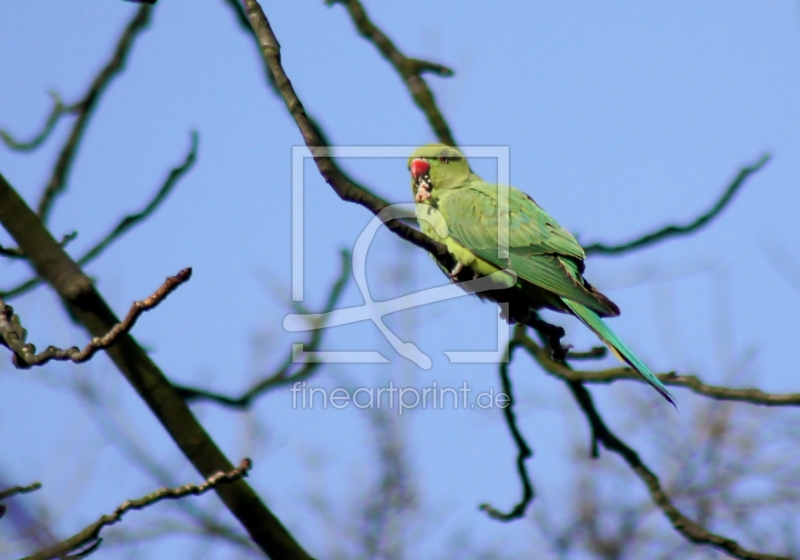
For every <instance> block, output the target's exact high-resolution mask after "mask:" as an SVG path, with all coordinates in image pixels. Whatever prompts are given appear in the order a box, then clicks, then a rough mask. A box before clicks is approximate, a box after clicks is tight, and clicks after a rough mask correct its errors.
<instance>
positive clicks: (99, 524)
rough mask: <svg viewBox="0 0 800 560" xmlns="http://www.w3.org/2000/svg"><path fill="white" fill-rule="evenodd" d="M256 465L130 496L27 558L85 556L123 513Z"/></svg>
mask: <svg viewBox="0 0 800 560" xmlns="http://www.w3.org/2000/svg"><path fill="white" fill-rule="evenodd" d="M252 467H253V463H252V461H250V459H243V460H242V462H241V463H240V464H239V466H238V467H236V468H235V469H233V470H231V471H228V472H222V471H220V472H218V473H215V474H213V475H211V476H209V477H208V478H207V479H205V481H203V483H202V484H186V485H184V486H179V487H178V488H160V489H158V490H156V491H155V492H152V493H150V494H148V495H147V496H144V497H142V498H139V499H137V500H127V501H126V502H124V503H123V504H121V505H120V506H119V507H118V508H117V509H115V510H114V512H113V513H112V514H110V515H104V516H102V517H101V518H100V519H98V520H97V521H95V522H94V523H92V524H91V525H89V526H88V527H86V528H85V529H84V530H83V531H81V532H80V533H78V534H77V535H74V536H72V537H70V538H68V539H67V540H65V541H62V542H60V543H58V544H57V545H55V546H53V547H50V548H48V549H47V550H43V551H41V552H37V553H36V554H33V555H31V556H28V557H26V558H24V559H23V560H50V559H51V558H52V559H55V558H85V557H86V556H88V555H89V554H91V553H92V552H94V551H96V550H97V549H98V548H99V547H100V544H102V542H103V539H102V538H101V537H100V532H101V531H102V530H103V529H104V528H106V527H108V526H110V525H114V524H115V523H119V522H120V521H122V516H123V515H125V514H126V513H127V512H129V511H131V510H142V509H145V508H147V507H150V506H152V505H153V504H157V503H158V502H161V501H164V500H180V499H181V498H184V497H186V496H202V495H203V494H205V493H206V492H208V491H209V490H212V489H214V488H216V487H217V486H219V485H221V484H228V483H231V482H236V481H237V480H239V479H241V478H243V477H245V476H247V472H248V471H249V470H250V469H251V468H252Z"/></svg>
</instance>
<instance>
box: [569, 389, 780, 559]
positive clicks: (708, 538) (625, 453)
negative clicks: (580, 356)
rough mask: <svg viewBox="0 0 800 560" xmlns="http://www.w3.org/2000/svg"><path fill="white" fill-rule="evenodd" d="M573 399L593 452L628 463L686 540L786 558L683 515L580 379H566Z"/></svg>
mask: <svg viewBox="0 0 800 560" xmlns="http://www.w3.org/2000/svg"><path fill="white" fill-rule="evenodd" d="M566 383H567V386H568V387H569V389H570V391H571V392H572V395H573V397H574V398H575V401H576V402H577V403H578V406H580V408H581V410H582V411H583V413H584V415H585V416H586V420H587V421H588V422H589V426H590V428H591V431H592V439H593V446H592V447H593V450H594V455H595V456H596V455H597V443H600V444H602V446H603V447H604V448H605V449H607V450H609V451H612V452H614V453H616V454H617V455H619V456H620V457H622V459H623V460H624V461H625V462H626V463H627V464H628V466H629V467H630V468H631V470H632V471H633V472H634V473H635V474H636V476H638V477H639V479H640V480H641V481H642V482H644V485H645V486H646V487H647V490H648V492H649V493H650V498H651V499H652V500H653V503H655V505H656V506H657V507H658V509H660V510H661V511H662V512H663V514H664V515H665V516H666V518H667V519H668V520H669V522H670V523H671V524H672V526H673V527H674V528H675V530H676V531H677V532H678V533H680V534H681V535H682V536H683V537H684V538H685V539H686V540H688V541H690V542H692V543H694V544H701V545H709V546H713V547H714V548H718V549H720V550H722V551H724V552H727V553H728V554H730V555H731V556H733V557H734V558H739V559H740V560H790V559H789V558H788V557H784V556H776V555H773V554H763V553H761V552H755V551H752V550H748V549H746V548H744V547H743V546H742V545H740V544H739V543H738V542H736V541H735V540H733V539H729V538H727V537H723V536H722V535H717V534H716V533H712V532H711V531H709V530H707V529H706V528H705V527H703V526H702V525H700V524H698V523H695V522H694V521H692V520H691V519H689V518H688V517H686V516H685V515H684V514H683V513H682V512H681V511H680V510H679V509H678V508H677V507H675V504H673V503H672V500H670V499H669V496H667V494H666V492H664V489H663V488H662V487H661V482H660V481H659V479H658V477H657V476H656V475H655V473H653V471H651V470H650V469H649V468H648V467H647V465H645V464H644V462H643V461H642V459H641V457H639V454H638V453H636V451H634V450H633V449H632V448H631V447H629V446H628V445H627V444H626V443H625V442H623V441H622V440H621V439H619V438H618V437H617V436H616V434H614V432H612V431H611V430H610V429H609V428H608V426H606V424H605V422H604V421H603V418H602V417H601V416H600V413H599V412H598V411H597V408H596V407H595V405H594V401H593V400H592V395H591V394H590V393H589V391H588V390H587V389H586V387H584V386H583V384H581V383H580V382H577V381H566Z"/></svg>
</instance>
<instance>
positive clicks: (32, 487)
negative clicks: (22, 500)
mask: <svg viewBox="0 0 800 560" xmlns="http://www.w3.org/2000/svg"><path fill="white" fill-rule="evenodd" d="M41 487H42V483H41V482H34V483H33V484H29V485H27V486H14V487H13V488H7V489H6V490H0V501H2V500H5V499H6V498H10V497H11V496H18V495H20V494H30V493H31V492H35V491H36V490H38V489H39V488H41Z"/></svg>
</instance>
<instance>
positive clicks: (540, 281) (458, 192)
mask: <svg viewBox="0 0 800 560" xmlns="http://www.w3.org/2000/svg"><path fill="white" fill-rule="evenodd" d="M408 168H409V171H410V172H411V190H412V194H413V195H414V200H415V201H416V202H417V217H418V218H419V222H420V227H421V229H422V231H423V233H425V234H426V235H428V236H430V237H432V238H433V239H436V240H437V241H440V242H441V243H444V244H445V245H446V246H447V248H448V249H449V251H450V253H451V255H452V257H453V259H454V260H455V262H456V265H455V267H454V268H453V270H450V271H447V270H445V271H444V272H445V273H446V274H447V275H448V276H449V277H450V278H451V279H452V280H453V281H461V280H464V279H469V278H472V277H482V276H488V275H490V274H493V273H496V272H498V271H499V270H511V271H513V272H514V273H516V275H517V281H516V283H515V284H514V285H513V287H510V288H508V289H501V290H493V291H490V292H482V293H480V294H477V295H478V296H479V297H481V298H489V299H492V300H493V301H497V302H498V303H501V302H502V303H507V304H509V309H510V311H509V313H508V314H509V317H507V318H508V319H509V321H512V322H519V323H529V321H530V320H531V318H532V317H536V315H535V313H536V310H538V309H541V308H547V309H552V310H555V311H559V312H562V313H569V314H572V315H574V316H575V317H577V318H578V319H579V320H580V321H581V322H582V323H583V324H584V325H586V326H587V327H588V328H589V329H591V330H592V331H593V332H594V333H595V334H596V335H597V336H598V338H600V340H602V341H603V342H604V343H605V344H606V346H608V347H609V349H611V351H612V352H613V353H614V354H615V355H616V356H617V357H618V358H619V359H620V360H621V361H623V362H625V363H627V364H628V365H629V366H631V367H632V368H633V369H635V370H636V371H637V372H638V373H639V374H640V375H641V376H642V377H643V378H644V379H645V380H646V381H647V382H648V383H649V384H650V385H652V386H653V387H654V388H655V389H656V390H657V391H658V392H659V393H660V394H661V395H662V396H663V397H664V398H666V399H667V400H668V401H669V402H671V403H672V404H673V405H674V404H675V401H674V400H673V398H672V396H671V395H670V393H669V391H667V389H666V388H665V387H664V385H662V384H661V382H660V381H659V380H658V378H657V377H656V376H655V375H653V373H652V372H651V371H650V369H649V368H648V367H647V366H646V365H645V364H644V363H643V362H642V361H641V360H640V359H639V358H637V357H636V355H635V354H634V353H633V352H632V351H631V350H630V349H629V348H628V347H627V346H626V345H625V343H623V342H622V341H621V340H620V339H619V338H618V337H617V336H616V335H615V334H614V333H613V332H612V331H611V329H609V328H608V326H607V325H606V324H605V323H604V322H603V320H602V319H601V317H616V316H617V315H619V314H620V311H619V308H618V307H617V306H616V305H615V304H614V302H612V301H611V300H610V299H608V298H607V297H606V296H604V295H603V294H601V293H600V292H599V291H598V290H597V289H595V288H594V287H593V286H592V285H591V284H589V283H588V282H587V281H586V280H585V279H584V277H583V270H584V263H583V260H584V258H585V254H584V252H583V249H582V248H581V246H580V245H579V244H578V242H577V241H576V239H575V238H574V237H573V236H572V235H571V234H570V233H569V232H567V231H566V230H565V229H563V228H562V227H561V226H559V225H558V223H557V222H556V221H555V220H554V219H553V218H551V217H550V216H549V215H548V214H547V213H546V212H545V211H544V210H542V209H541V208H539V206H538V205H537V204H536V203H535V202H534V201H533V199H532V198H531V197H530V196H528V195H527V194H525V193H523V192H522V191H519V190H517V189H515V188H513V187H506V188H505V189H502V190H501V189H500V188H498V186H497V185H493V184H490V183H486V182H485V181H484V180H483V179H481V178H480V177H479V176H478V175H476V174H475V173H473V172H472V170H471V169H470V167H469V163H468V162H467V160H466V158H465V157H464V155H463V154H462V153H461V152H460V151H458V150H457V149H456V148H453V147H450V146H446V145H444V144H430V145H427V146H423V147H421V148H419V149H417V150H416V151H414V153H413V154H411V157H410V158H409V160H408ZM506 192H507V193H508V230H507V249H508V254H507V258H503V257H505V256H506V255H503V254H502V253H500V252H499V250H498V246H499V243H498V239H499V234H498V215H499V214H500V212H498V210H499V208H500V207H501V206H500V204H499V198H498V197H499V196H500V195H501V193H502V196H505V193H506ZM437 210H438V212H437ZM436 220H440V221H441V220H444V222H445V223H446V228H445V229H444V230H443V229H439V231H440V232H442V231H445V232H446V234H445V235H446V236H442V235H439V234H438V233H437V231H436V230H437V227H436V226H435V224H436Z"/></svg>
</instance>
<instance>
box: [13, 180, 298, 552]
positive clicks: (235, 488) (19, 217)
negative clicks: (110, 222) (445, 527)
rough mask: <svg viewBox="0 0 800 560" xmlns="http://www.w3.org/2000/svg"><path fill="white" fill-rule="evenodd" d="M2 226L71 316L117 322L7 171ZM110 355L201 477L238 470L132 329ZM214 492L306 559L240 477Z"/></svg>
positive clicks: (279, 547) (254, 527)
mask: <svg viewBox="0 0 800 560" xmlns="http://www.w3.org/2000/svg"><path fill="white" fill-rule="evenodd" d="M0 224H2V225H3V227H4V228H5V229H6V231H8V233H9V234H10V235H11V237H12V238H13V239H14V241H15V242H16V243H17V245H18V246H19V248H20V249H22V250H23V251H24V252H25V254H26V255H28V262H29V263H30V264H31V265H32V266H33V267H34V268H35V270H36V273H37V274H38V275H39V276H41V277H42V278H44V279H45V280H46V281H47V282H48V284H50V285H51V286H52V287H53V289H54V290H55V292H56V293H57V294H58V295H59V296H60V298H61V300H62V301H63V302H64V304H65V305H66V306H67V308H68V310H69V312H70V314H71V315H72V317H74V318H75V320H76V321H77V322H79V323H80V324H82V325H83V326H84V327H85V328H86V330H87V331H88V332H89V334H91V335H92V336H103V335H105V334H106V333H107V332H108V331H109V330H111V328H113V327H114V325H116V324H117V323H119V319H117V317H116V315H115V314H114V312H113V311H112V310H111V308H110V307H109V306H108V304H107V303H106V302H105V301H104V300H103V298H102V296H101V295H100V293H99V292H98V291H97V290H96V289H95V287H94V285H93V284H92V282H91V280H90V279H89V277H88V276H86V274H85V273H84V272H83V271H82V270H81V268H80V266H79V265H78V264H77V263H76V262H75V261H73V260H72V259H71V258H70V257H69V255H67V253H66V252H65V251H64V250H63V249H62V248H61V247H60V246H59V244H58V242H56V240H55V239H53V236H52V235H51V234H50V232H49V231H47V229H46V228H45V227H44V225H43V224H42V221H41V220H40V219H39V218H38V217H37V216H36V214H34V213H33V211H32V210H31V209H30V208H29V207H28V205H27V204H25V201H24V200H22V198H21V197H20V196H19V194H18V193H17V192H16V191H15V190H14V189H13V188H12V187H11V185H9V184H8V182H7V181H6V180H5V178H4V177H3V176H2V175H0ZM108 356H109V357H110V358H111V360H112V361H113V362H114V365H116V366H117V368H118V369H119V370H120V372H121V373H122V374H123V375H124V376H125V378H126V379H127V380H128V382H129V383H130V384H131V385H132V386H133V388H134V389H135V390H136V392H137V393H138V394H139V396H140V397H141V398H142V400H144V401H145V403H146V404H147V406H148V407H149V408H150V410H151V411H152V412H153V414H154V415H155V416H156V418H158V420H159V422H161V424H162V425H163V426H164V428H165V429H166V430H167V432H168V433H169V435H170V436H171V437H172V439H173V440H174V441H175V443H176V444H177V445H178V447H179V448H180V449H181V451H182V452H183V454H184V455H185V456H186V458H187V459H189V461H191V463H192V464H193V465H194V467H195V468H196V469H197V470H198V472H200V474H201V475H202V476H203V477H209V476H211V475H213V474H215V473H217V472H219V471H223V472H228V471H230V470H232V469H233V465H231V463H230V461H228V459H227V458H226V457H225V455H224V454H223V453H222V451H220V449H219V448H218V447H217V444H216V443H215V442H214V440H212V439H211V437H210V436H209V435H208V433H206V431H205V430H204V429H203V427H202V426H201V425H200V423H199V422H198V421H197V418H195V416H194V415H193V414H192V412H191V410H189V407H188V406H187V405H186V403H185V402H184V401H183V399H181V398H180V396H178V394H177V392H176V391H175V389H174V388H173V386H172V385H171V384H170V382H169V380H168V379H167V378H166V376H165V375H164V373H163V372H162V371H161V370H160V369H159V368H158V366H157V365H156V364H155V363H154V362H153V361H152V360H151V359H150V356H148V354H147V352H145V350H144V349H143V348H142V347H141V346H140V345H139V344H138V343H137V342H136V341H135V340H134V338H133V337H132V336H131V335H130V334H129V333H124V334H123V335H121V336H120V337H119V339H118V340H117V343H116V344H114V345H113V346H111V347H110V348H109V349H108ZM216 491H217V494H218V495H219V496H220V498H221V499H222V501H223V503H224V504H225V505H226V507H227V508H228V509H229V510H230V511H231V513H232V514H233V515H234V517H236V518H237V519H238V520H239V522H240V523H241V524H242V526H243V527H244V528H245V529H246V530H247V531H248V533H249V534H250V536H251V538H252V539H253V541H254V542H255V543H256V544H257V545H258V546H259V547H260V548H261V549H262V550H264V551H265V552H266V553H267V554H268V555H269V556H271V557H272V558H286V559H295V558H297V559H307V558H309V556H308V554H307V553H306V552H305V551H304V550H303V549H302V547H300V545H299V544H297V542H295V540H294V539H293V538H292V536H291V535H290V534H289V532H288V531H287V530H286V529H285V528H284V527H283V525H282V524H281V522H280V521H279V520H278V518H277V517H275V516H274V515H273V513H272V512H271V511H270V510H269V509H268V508H267V507H266V505H264V503H263V502H262V501H261V500H260V499H259V497H258V495H257V494H256V493H255V492H254V491H253V489H252V488H250V486H249V485H247V483H245V482H244V481H243V480H239V481H237V482H233V483H231V484H226V485H224V486H220V487H217V488H216Z"/></svg>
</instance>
